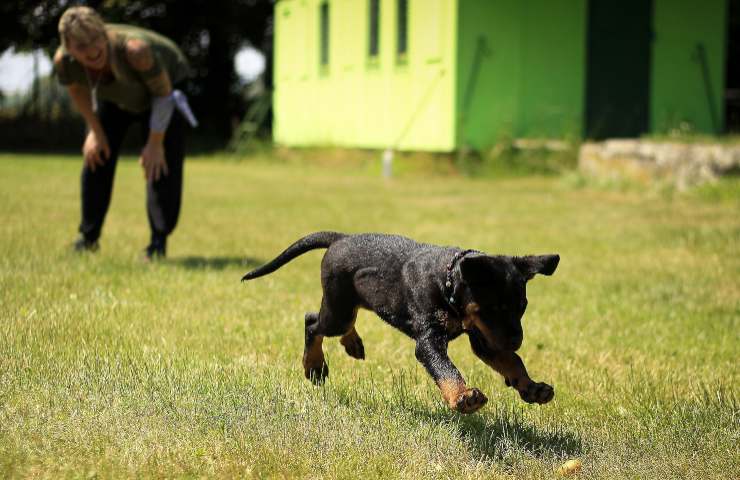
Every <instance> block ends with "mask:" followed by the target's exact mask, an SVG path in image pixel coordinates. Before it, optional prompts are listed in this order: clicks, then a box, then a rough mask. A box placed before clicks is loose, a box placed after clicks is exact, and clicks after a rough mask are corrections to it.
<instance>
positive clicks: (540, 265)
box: [514, 254, 560, 280]
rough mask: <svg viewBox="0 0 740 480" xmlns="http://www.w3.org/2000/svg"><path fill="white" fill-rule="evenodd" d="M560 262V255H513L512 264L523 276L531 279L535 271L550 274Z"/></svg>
mask: <svg viewBox="0 0 740 480" xmlns="http://www.w3.org/2000/svg"><path fill="white" fill-rule="evenodd" d="M558 262H560V255H557V254H555V255H527V256H525V257H514V265H516V268H517V269H518V270H519V271H520V272H522V275H524V278H526V279H527V280H531V279H532V277H534V276H535V274H537V273H541V274H542V275H552V274H553V273H555V269H556V268H557V267H558Z"/></svg>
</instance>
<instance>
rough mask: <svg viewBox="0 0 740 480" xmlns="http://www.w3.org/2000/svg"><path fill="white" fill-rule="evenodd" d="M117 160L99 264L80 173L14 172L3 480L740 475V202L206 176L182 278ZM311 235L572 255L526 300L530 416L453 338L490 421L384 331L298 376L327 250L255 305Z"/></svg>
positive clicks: (43, 159)
mask: <svg viewBox="0 0 740 480" xmlns="http://www.w3.org/2000/svg"><path fill="white" fill-rule="evenodd" d="M131 160H132V159H128V160H127V161H124V162H122V163H120V164H119V166H118V177H117V183H116V186H115V191H114V198H113V203H112V206H111V210H110V212H109V216H108V219H107V223H106V225H105V229H104V233H103V237H102V239H101V250H100V251H99V252H98V253H97V254H94V255H82V256H78V255H75V254H72V253H70V251H69V249H68V247H69V245H70V243H71V241H72V240H73V239H74V237H75V230H76V226H77V222H78V220H79V219H78V215H79V201H78V191H79V167H80V160H79V159H78V158H77V157H71V156H70V157H51V156H33V155H26V156H19V155H10V154H7V155H0V218H2V232H1V233H0V477H3V478H8V477H10V478H14V477H44V478H50V477H51V478H57V477H76V478H79V477H92V476H98V477H122V476H126V477H128V476H130V477H163V476H166V477H181V476H185V477H190V476H216V477H230V476H236V477H254V478H268V477H269V478H294V477H300V478H347V479H354V478H393V477H395V478H398V477H402V478H470V479H481V478H517V479H519V478H551V477H555V476H556V474H555V473H553V470H554V469H555V468H557V467H558V466H559V465H561V464H562V463H563V462H564V461H566V460H568V459H579V460H581V461H582V463H583V469H582V472H581V474H580V477H583V478H604V479H618V478H641V479H645V478H655V479H664V478H732V479H737V478H738V472H740V449H739V447H738V445H739V444H740V408H739V407H740V405H739V403H738V399H739V398H740V382H739V381H740V371H739V369H738V366H739V362H738V360H739V358H740V183H738V182H737V180H731V181H726V182H724V183H722V184H720V185H718V186H714V187H707V188H704V189H701V190H699V191H694V192H692V193H689V194H672V195H668V194H665V193H660V192H657V193H654V192H651V191H650V190H640V189H634V188H627V189H618V188H604V187H598V188H597V187H595V186H590V184H589V183H588V182H587V183H586V184H583V183H582V182H572V181H568V180H567V179H566V178H563V177H550V178H545V177H520V178H502V179H496V180H491V179H489V180H471V179H468V178H463V177H460V176H456V175H442V174H441V173H429V174H426V175H425V174H422V173H420V172H418V171H417V172H414V173H413V174H412V173H408V172H407V173H405V174H402V175H400V176H399V177H397V178H394V179H393V180H391V181H384V180H383V179H381V178H379V176H378V175H377V170H378V169H377V168H375V167H357V166H355V167H350V166H342V165H341V164H339V163H331V164H328V165H327V164H324V165H316V164H307V163H305V162H304V163H301V162H296V161H279V162H267V161H264V160H254V161H243V162H235V161H230V160H229V159H227V158H215V157H210V158H194V159H191V160H189V161H188V163H187V165H186V180H185V181H186V185H185V196H184V204H183V211H182V215H181V219H180V225H179V227H178V229H177V230H176V232H175V234H174V235H173V236H172V238H171V240H170V245H169V251H168V254H169V258H168V259H167V260H166V261H164V262H161V263H158V264H153V265H148V264H144V263H142V262H141V261H139V254H140V251H141V249H142V248H143V247H144V246H145V244H146V243H147V240H148V238H147V236H148V226H147V221H146V214H145V210H144V205H145V203H144V183H143V181H142V178H141V171H140V169H139V167H138V166H137V165H136V164H135V163H134V162H133V161H131ZM316 230H340V231H347V232H365V231H383V232H394V233H400V234H403V235H407V236H410V237H413V238H415V239H418V240H422V241H427V242H431V243H439V244H446V245H459V246H462V247H465V248H476V249H481V250H485V251H488V252H491V253H507V254H526V253H555V252H556V253H559V254H560V255H561V257H562V259H561V262H560V266H559V268H558V270H557V272H556V273H555V275H554V276H552V277H536V278H535V279H534V280H532V281H531V282H530V284H529V288H528V298H529V308H528V310H527V313H526V315H525V317H524V321H523V324H524V330H525V337H524V338H525V340H524V346H523V347H522V349H521V351H520V353H521V356H522V358H523V359H524V360H525V363H526V364H527V367H528V369H529V372H530V375H531V376H532V377H533V379H535V380H538V381H545V382H548V383H550V384H552V385H553V386H554V387H555V391H556V396H555V399H554V400H553V401H552V402H551V403H550V404H547V405H544V406H536V405H535V406H532V405H527V404H525V403H523V402H522V401H521V400H519V398H518V395H516V393H515V392H514V391H513V390H512V389H507V388H505V386H504V383H503V381H502V380H501V378H500V377H499V376H498V375H497V374H495V373H494V372H492V371H491V370H490V369H488V367H486V366H485V365H484V364H483V363H482V362H480V361H479V360H477V359H476V358H475V357H474V355H473V354H472V352H471V351H470V348H469V346H468V344H467V340H466V339H464V338H461V339H459V340H457V341H455V342H453V343H452V344H451V345H450V355H451V357H452V359H453V361H455V363H456V365H457V366H458V367H459V368H460V370H461V372H462V373H463V375H464V376H465V377H466V380H467V381H468V384H469V385H471V386H477V387H479V388H480V389H481V390H482V391H483V392H484V393H486V394H487V395H488V397H489V403H488V405H486V406H485V407H484V408H483V409H482V410H481V411H480V412H479V413H477V414H473V415H470V416H463V415H459V414H457V413H454V412H451V411H448V409H447V408H446V407H445V406H444V405H443V403H442V400H441V396H440V394H439V392H438V390H437V388H436V386H435V385H434V383H433V382H432V380H431V379H430V378H429V377H428V376H427V375H426V373H425V372H424V370H423V368H422V367H421V366H420V365H419V364H417V362H416V360H415V358H414V345H413V343H412V342H411V341H410V340H409V339H408V338H406V337H404V336H403V335H402V334H401V333H400V332H396V331H394V330H393V329H391V328H390V327H388V326H387V325H385V324H384V323H382V322H381V321H380V320H379V319H377V318H376V317H375V316H374V315H372V314H370V313H368V312H362V313H360V316H359V319H358V323H357V329H358V331H359V333H360V335H361V336H362V337H363V339H364V343H365V348H366V353H367V360H366V361H364V362H358V361H356V360H353V359H351V358H349V357H348V356H346V355H345V353H344V350H343V349H342V347H341V346H340V345H339V343H338V341H337V340H334V339H329V340H327V341H325V342H324V344H325V352H326V354H327V358H328V362H329V364H330V367H331V377H330V378H329V381H328V383H327V384H326V386H324V387H323V388H317V387H314V386H312V385H311V384H310V383H309V382H308V381H307V380H305V379H304V378H303V372H302V368H301V366H300V358H301V354H302V348H303V315H304V313H305V312H306V311H316V310H317V308H318V302H319V300H320V296H321V290H320V285H319V262H320V258H321V252H318V251H317V252H311V253H308V254H306V255H304V256H302V257H300V258H298V259H296V260H295V261H294V262H292V263H290V264H288V265H287V266H285V267H283V269H281V270H279V271H278V272H276V273H275V274H273V275H270V276H267V277H265V278H262V279H259V280H255V281H253V282H250V283H247V284H242V283H240V282H239V279H240V277H241V275H242V274H243V273H245V272H246V271H247V270H249V269H250V268H252V267H254V266H256V265H258V264H260V263H261V262H263V261H267V260H269V259H271V258H272V257H273V256H275V255H276V254H278V253H279V252H280V251H282V249H283V248H284V247H286V246H287V245H289V244H290V243H291V242H292V241H293V240H295V239H297V238H298V237H300V236H302V235H304V234H306V233H308V232H311V231H316Z"/></svg>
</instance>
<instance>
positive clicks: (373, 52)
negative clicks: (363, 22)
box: [368, 0, 380, 57]
mask: <svg viewBox="0 0 740 480" xmlns="http://www.w3.org/2000/svg"><path fill="white" fill-rule="evenodd" d="M379 21H380V0H370V42H369V46H368V54H369V55H370V56H371V57H375V56H377V55H378V44H379V43H380V42H379V32H378V30H379Z"/></svg>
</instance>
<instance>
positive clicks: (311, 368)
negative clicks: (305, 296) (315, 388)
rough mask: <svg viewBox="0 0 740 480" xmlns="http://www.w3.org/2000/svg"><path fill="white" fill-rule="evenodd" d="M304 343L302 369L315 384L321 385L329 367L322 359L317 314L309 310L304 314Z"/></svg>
mask: <svg viewBox="0 0 740 480" xmlns="http://www.w3.org/2000/svg"><path fill="white" fill-rule="evenodd" d="M305 322H306V329H305V337H306V344H305V347H304V350H303V371H304V374H305V375H306V378H307V379H309V380H311V382H312V383H313V384H315V385H321V384H323V383H324V380H325V379H326V377H327V376H329V367H328V365H327V364H326V361H325V360H324V350H323V349H322V348H321V345H322V343H323V342H324V335H322V334H320V333H319V330H320V328H319V314H318V313H315V312H309V313H307V314H306V316H305Z"/></svg>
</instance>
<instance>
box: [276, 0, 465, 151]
mask: <svg viewBox="0 0 740 480" xmlns="http://www.w3.org/2000/svg"><path fill="white" fill-rule="evenodd" d="M320 4H321V1H320V0H282V1H280V2H278V3H277V5H276V10H275V12H276V14H275V39H276V40H275V42H276V43H275V124H274V138H275V141H276V142H278V143H280V144H285V145H292V146H311V145H322V146H326V145H335V146H346V147H360V148H386V147H389V146H393V147H396V148H399V149H401V150H428V151H452V150H454V148H455V129H454V108H455V98H454V92H455V83H456V79H455V75H454V69H453V65H455V63H456V58H455V56H456V48H455V42H456V32H455V25H456V24H457V22H456V18H457V0H409V15H408V18H409V25H408V55H407V61H406V62H400V61H399V60H398V58H397V57H396V1H395V0H381V4H380V53H379V55H378V57H377V58H376V59H369V57H368V38H369V32H368V28H369V27H368V24H369V21H368V1H367V0H330V1H329V2H328V4H329V11H330V14H329V18H330V20H329V22H330V28H329V38H330V40H329V46H330V50H329V65H328V67H327V68H321V67H320V66H319V5H320Z"/></svg>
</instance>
